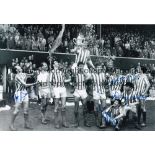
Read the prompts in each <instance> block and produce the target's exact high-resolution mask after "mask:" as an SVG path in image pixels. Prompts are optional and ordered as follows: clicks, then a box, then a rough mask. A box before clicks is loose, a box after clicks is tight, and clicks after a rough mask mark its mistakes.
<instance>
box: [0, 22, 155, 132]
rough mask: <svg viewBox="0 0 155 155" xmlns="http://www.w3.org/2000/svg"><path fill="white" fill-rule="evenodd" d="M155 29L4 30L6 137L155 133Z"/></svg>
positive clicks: (2, 126) (0, 125)
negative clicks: (24, 133) (15, 134)
mask: <svg viewBox="0 0 155 155" xmlns="http://www.w3.org/2000/svg"><path fill="white" fill-rule="evenodd" d="M154 111H155V25H153V24H146V25H144V24H139V25H138V24H0V130H1V131H154V130H155V113H154Z"/></svg>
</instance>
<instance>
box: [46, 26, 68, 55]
mask: <svg viewBox="0 0 155 155" xmlns="http://www.w3.org/2000/svg"><path fill="white" fill-rule="evenodd" d="M64 31H65V24H62V29H61V31H60V32H59V35H58V36H57V38H56V40H55V41H54V43H53V45H52V47H51V48H50V50H49V53H50V54H51V53H54V52H55V50H56V49H57V48H58V47H59V46H60V44H61V41H62V36H63V33H64Z"/></svg>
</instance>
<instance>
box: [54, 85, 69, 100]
mask: <svg viewBox="0 0 155 155" xmlns="http://www.w3.org/2000/svg"><path fill="white" fill-rule="evenodd" d="M53 95H54V98H61V97H67V92H66V88H65V87H54V88H53Z"/></svg>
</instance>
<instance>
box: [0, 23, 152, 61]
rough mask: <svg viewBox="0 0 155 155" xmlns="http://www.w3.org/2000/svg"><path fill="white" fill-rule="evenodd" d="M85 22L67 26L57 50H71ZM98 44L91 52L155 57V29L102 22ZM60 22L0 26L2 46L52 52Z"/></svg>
mask: <svg viewBox="0 0 155 155" xmlns="http://www.w3.org/2000/svg"><path fill="white" fill-rule="evenodd" d="M80 28H81V25H66V30H65V32H64V36H63V39H62V43H61V45H60V46H59V48H58V49H57V51H56V52H61V53H70V50H71V49H72V48H73V47H74V43H73V38H76V37H77V34H78V33H79V30H80ZM94 29H95V34H96V38H95V46H90V47H89V50H90V52H91V55H97V56H109V55H115V56H118V57H140V58H151V59H154V58H155V40H154V39H155V33H154V31H148V30H141V29H140V28H137V27H136V26H135V27H132V28H130V27H129V26H127V27H125V26H120V25H102V33H101V37H99V35H100V34H99V33H97V32H98V31H97V26H95V28H94ZM59 30H60V25H18V24H17V25H7V24H3V25H2V24H1V25H0V48H1V49H18V50H32V51H48V50H49V44H52V43H53V41H54V39H55V38H56V36H57V35H58V32H59Z"/></svg>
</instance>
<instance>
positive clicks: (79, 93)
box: [73, 89, 88, 100]
mask: <svg viewBox="0 0 155 155" xmlns="http://www.w3.org/2000/svg"><path fill="white" fill-rule="evenodd" d="M73 96H75V97H79V98H81V99H82V100H83V99H86V98H87V96H88V95H87V92H86V89H83V90H78V89H75V91H74V94H73Z"/></svg>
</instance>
